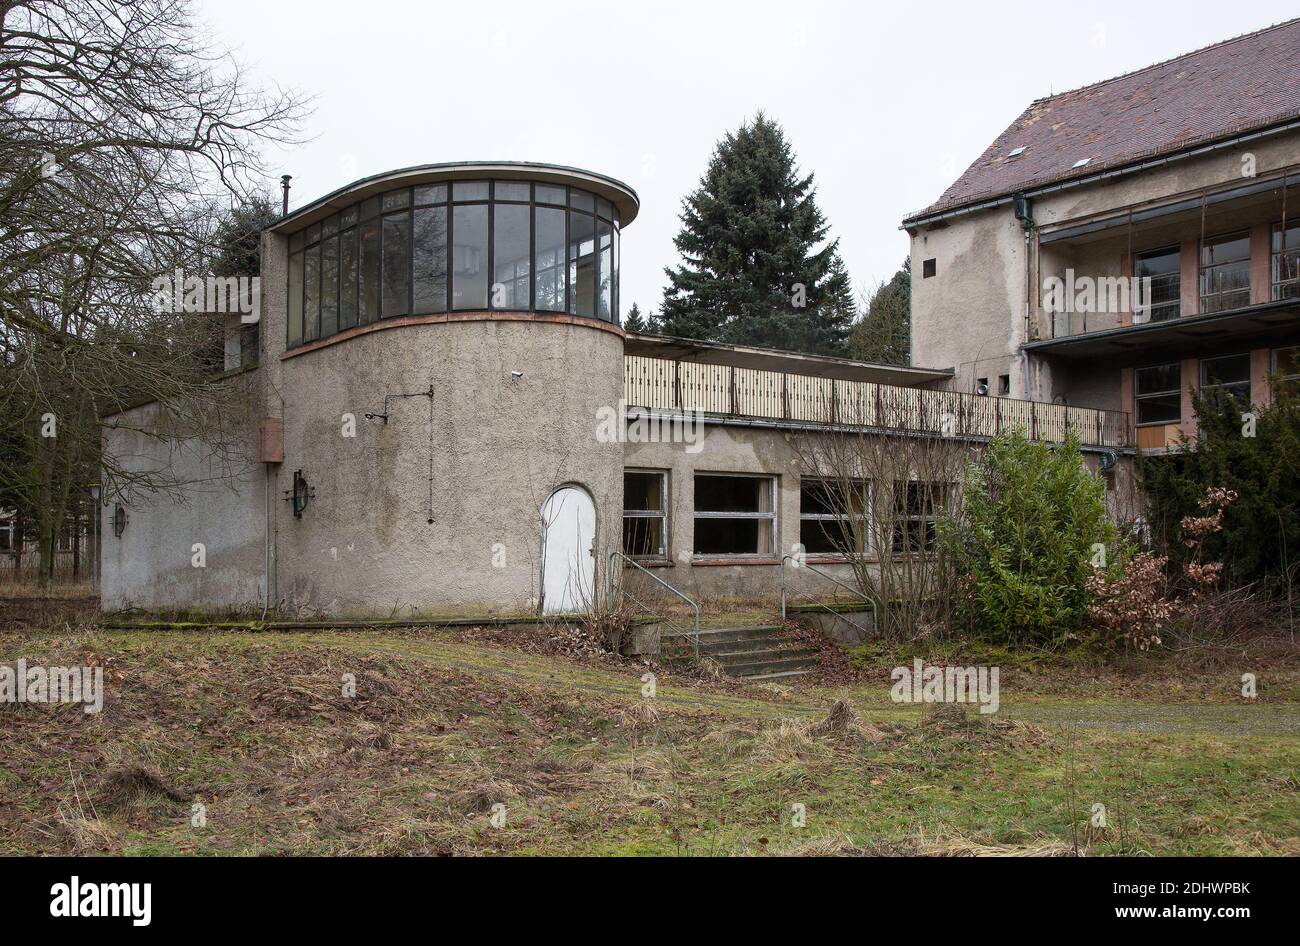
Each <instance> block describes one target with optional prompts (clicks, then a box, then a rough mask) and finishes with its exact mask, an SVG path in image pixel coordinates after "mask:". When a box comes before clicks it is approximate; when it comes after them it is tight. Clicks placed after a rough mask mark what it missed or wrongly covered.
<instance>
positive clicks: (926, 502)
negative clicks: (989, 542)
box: [791, 399, 980, 638]
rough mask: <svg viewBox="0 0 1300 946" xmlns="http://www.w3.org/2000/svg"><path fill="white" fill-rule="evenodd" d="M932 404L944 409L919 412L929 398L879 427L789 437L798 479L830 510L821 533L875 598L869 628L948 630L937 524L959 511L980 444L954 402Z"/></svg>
mask: <svg viewBox="0 0 1300 946" xmlns="http://www.w3.org/2000/svg"><path fill="white" fill-rule="evenodd" d="M931 403H933V404H934V405H936V406H935V408H934V410H938V409H939V407H942V408H943V413H942V414H940V413H935V415H934V416H933V417H931V416H925V415H926V411H927V409H929V408H928V406H927V403H926V402H923V401H920V400H919V399H918V400H912V401H910V402H909V404H908V409H907V410H906V411H903V412H898V413H897V416H892V417H889V418H887V419H888V420H889V421H890V422H889V423H887V424H884V425H881V426H876V427H866V426H862V427H840V428H836V429H832V430H829V431H827V432H824V433H821V432H818V433H802V434H799V435H798V436H796V437H794V438H792V440H791V444H792V449H793V452H794V457H795V463H796V466H797V468H798V470H799V473H800V476H801V477H806V478H809V479H811V480H813V481H814V482H815V483H816V484H817V485H816V489H817V490H818V494H819V496H818V499H819V504H820V505H821V506H822V507H824V508H826V509H828V510H829V511H830V515H831V516H832V518H829V519H827V520H826V526H825V528H826V530H827V534H828V536H829V537H830V538H831V540H832V541H833V543H834V545H835V546H836V547H837V549H838V550H839V551H840V552H842V553H844V555H845V560H846V562H847V563H848V564H849V565H850V566H851V567H852V569H853V577H854V581H855V583H856V585H857V587H858V588H859V590H860V591H861V592H862V593H863V594H864V595H866V596H867V597H868V598H870V599H871V600H872V602H873V603H874V604H875V614H876V627H877V629H878V630H879V631H880V632H881V633H882V634H884V635H887V636H890V637H896V638H897V637H914V636H916V635H918V634H921V633H926V632H933V631H936V630H938V631H941V630H942V629H943V628H944V627H946V626H947V623H948V620H949V618H950V617H951V614H952V609H953V603H954V598H953V593H954V586H955V576H954V574H953V571H952V561H951V559H950V557H949V556H948V555H947V554H946V553H945V552H944V550H943V547H942V544H941V543H940V542H939V539H938V521H939V519H940V518H942V517H943V516H946V515H959V514H960V512H959V506H960V503H961V492H960V489H959V488H958V484H959V483H960V481H961V474H962V471H963V470H964V469H965V467H966V465H967V464H968V463H969V462H970V461H971V459H972V458H973V457H974V456H975V455H976V454H977V452H978V450H979V449H980V446H979V442H978V440H977V439H975V438H972V437H971V436H970V435H969V431H970V430H971V429H972V424H973V423H974V422H975V416H974V415H973V414H972V415H971V416H960V415H961V414H962V407H961V404H962V402H961V401H960V400H958V399H953V400H951V401H944V402H939V401H934V402H931Z"/></svg>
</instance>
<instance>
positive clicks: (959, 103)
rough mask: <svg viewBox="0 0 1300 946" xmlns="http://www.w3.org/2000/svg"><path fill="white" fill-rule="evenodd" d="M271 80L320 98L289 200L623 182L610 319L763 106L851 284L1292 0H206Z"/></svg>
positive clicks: (1278, 14) (665, 251)
mask: <svg viewBox="0 0 1300 946" xmlns="http://www.w3.org/2000/svg"><path fill="white" fill-rule="evenodd" d="M198 10H199V14H200V17H201V19H202V20H203V22H204V23H206V25H207V26H208V27H209V28H210V29H211V31H212V32H213V33H214V36H215V38H216V39H217V40H219V41H220V42H222V43H225V44H227V45H229V46H230V47H231V48H232V49H233V50H234V51H235V53H236V55H237V56H238V57H239V58H240V59H241V60H242V61H243V62H244V64H245V65H246V66H247V67H248V68H249V70H250V72H251V73H252V74H253V76H255V77H256V78H257V80H258V81H260V82H263V83H272V82H278V83H280V84H282V85H288V86H293V87H296V88H298V89H300V90H302V91H304V92H307V93H310V94H312V95H314V96H315V102H314V105H315V111H314V113H313V114H312V116H311V118H310V119H309V121H308V123H307V126H306V128H305V129H304V131H305V134H306V135H307V136H309V137H310V138H311V140H310V141H309V142H308V143H307V144H305V145H304V146H302V147H300V148H298V149H296V150H294V151H292V152H290V153H286V154H283V155H277V156H275V157H274V160H273V167H274V166H275V165H282V166H278V167H274V169H275V170H276V173H277V174H278V173H281V172H287V173H291V174H293V175H294V181H293V198H292V203H293V205H295V206H296V205H298V204H300V203H304V202H306V201H309V200H312V199H315V198H317V197H320V196H322V195H324V194H326V193H328V192H329V191H331V190H333V189H335V188H337V187H339V186H342V185H343V184H346V183H348V182H350V181H353V180H355V179H357V178H360V177H365V176H367V175H370V174H376V173H379V172H382V171H386V170H392V169H395V168H400V167H407V166H410V165H414V164H426V163H433V162H440V161H456V160H522V161H542V162H550V163H556V164H568V165H573V166H576V167H580V168H586V169H588V170H592V171H596V172H599V173H602V174H607V175H609V176H611V177H615V178H618V179H620V180H622V181H624V182H626V183H628V184H630V185H631V186H632V187H633V188H634V189H635V190H636V191H637V192H638V193H639V194H640V196H641V214H640V216H639V217H638V218H637V220H636V221H635V222H634V223H633V224H632V225H631V226H630V227H628V229H627V231H626V232H625V234H624V239H623V254H622V258H623V262H622V300H623V308H624V311H626V309H627V307H628V306H629V305H630V304H631V303H632V302H638V303H640V305H641V307H642V309H644V310H649V309H657V308H658V307H659V303H660V300H661V298H662V293H663V286H664V283H665V282H666V279H665V277H664V275H663V269H664V267H665V266H668V265H672V264H675V263H676V261H677V252H676V250H675V248H674V247H673V244H672V239H673V236H674V235H675V234H676V232H677V228H678V219H677V215H678V212H679V209H680V205H681V199H682V197H683V196H684V195H685V194H686V193H688V192H689V191H690V190H692V189H693V188H694V187H695V186H696V184H697V183H698V181H699V178H700V176H701V174H702V173H703V172H704V168H705V164H706V162H707V161H708V158H709V155H710V153H711V152H712V149H713V145H714V143H715V142H716V140H717V139H718V138H719V137H720V136H721V135H722V134H723V132H724V130H726V129H730V128H734V127H736V126H737V125H739V124H740V123H741V121H742V120H743V119H744V118H745V117H746V116H749V115H752V114H753V113H754V112H755V111H756V110H758V109H763V110H764V111H766V112H767V113H768V114H769V115H771V116H772V117H774V118H776V119H777V120H778V121H780V122H781V124H782V125H783V126H784V127H785V130H786V133H787V135H788V136H789V138H790V140H791V141H792V142H793V144H794V147H795V149H796V152H797V154H798V158H799V162H800V165H801V167H802V168H803V169H804V170H805V171H813V172H815V173H816V183H817V190H818V202H819V204H820V206H821V208H822V210H823V212H824V213H825V214H826V216H827V218H828V219H829V221H830V224H831V227H832V233H833V234H834V235H836V236H838V237H839V238H840V249H841V252H842V253H843V256H844V259H845V262H846V264H847V265H848V268H849V272H850V273H851V275H852V277H853V279H854V282H855V283H856V284H858V285H859V286H862V285H864V284H869V283H874V282H875V281H877V280H880V279H884V278H888V277H889V276H890V275H891V274H892V273H893V272H894V270H895V269H896V268H897V267H898V265H899V264H900V263H901V262H902V260H903V258H904V256H906V254H907V238H906V235H905V234H904V233H902V232H901V231H900V230H899V229H898V223H899V221H900V220H901V219H902V217H903V216H904V214H905V213H907V212H909V211H913V210H919V209H921V208H922V207H924V206H926V205H927V204H929V203H930V202H932V201H933V200H934V199H935V198H937V197H938V196H939V194H940V193H941V192H942V191H943V190H944V188H945V187H946V186H947V185H948V184H949V183H951V181H952V180H953V179H955V178H956V177H957V175H958V174H959V173H960V172H961V171H962V170H964V169H965V167H966V166H967V165H968V164H969V163H970V162H971V161H973V160H974V159H975V158H976V157H978V156H979V155H980V153H981V152H982V151H983V150H984V148H985V147H987V145H988V144H989V142H991V141H992V140H993V139H994V138H995V137H996V136H997V135H998V134H999V133H1000V132H1001V131H1002V129H1003V128H1005V127H1006V126H1007V125H1008V124H1010V122H1011V121H1012V120H1013V119H1014V118H1015V117H1016V116H1017V115H1019V114H1020V112H1021V110H1022V109H1023V108H1024V107H1025V106H1026V105H1027V104H1028V103H1029V102H1030V101H1031V100H1033V99H1035V98H1038V97H1040V96H1042V95H1046V94H1048V92H1050V91H1057V92H1060V91H1064V90H1066V89H1071V88H1075V87H1077V86H1080V85H1086V84H1088V83H1090V82H1095V81H1097V80H1100V79H1104V78H1108V77H1110V76H1114V75H1117V74H1119V73H1122V72H1127V71H1130V70H1133V69H1137V68H1141V67H1142V66H1145V65H1149V64H1151V63H1153V62H1156V61H1158V60H1162V59H1167V58H1169V57H1171V56H1175V55H1178V54H1180V53H1183V52H1187V51H1190V50H1192V49H1195V48H1197V47H1200V46H1204V45H1207V44H1209V43H1213V42H1216V41H1218V40H1220V39H1225V38H1227V37H1229V36H1235V35H1238V34H1240V33H1244V32H1249V31H1251V30H1255V29H1258V28H1260V27H1263V26H1266V25H1269V24H1271V23H1276V22H1278V21H1281V20H1285V19H1287V18H1288V17H1290V16H1293V15H1295V12H1296V11H1295V8H1294V6H1293V4H1291V3H1287V2H1282V0H1251V2H1250V3H1240V4H1225V3H1223V2H1222V0H1213V2H1210V0H1180V2H1165V3H1133V2H1131V0H1126V2H1095V3H1070V4H1068V5H1066V4H1064V3H1056V2H1052V0H1040V2H1036V3H1027V2H1017V3H996V2H982V3H981V2H955V0H912V2H908V3H890V4H888V5H876V4H869V3H866V2H848V0H843V2H818V0H786V2H783V3H781V2H767V0H744V2H741V0H728V2H716V0H690V2H678V0H646V2H638V3H635V4H633V3H627V2H622V0H605V2H599V3H597V2H580V0H540V2H539V0H531V2H529V0H508V2H507V0H476V2H461V3H447V2H436V0H430V2H424V3H404V2H396V0H367V2H357V0H349V2H330V0H200V2H199V7H198Z"/></svg>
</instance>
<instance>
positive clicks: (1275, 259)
mask: <svg viewBox="0 0 1300 946" xmlns="http://www.w3.org/2000/svg"><path fill="white" fill-rule="evenodd" d="M1288 230H1297V231H1300V224H1289V225H1287V226H1283V224H1282V222H1281V221H1278V222H1277V223H1275V224H1273V226H1272V227H1271V228H1270V229H1269V244H1268V249H1269V254H1268V283H1269V290H1268V292H1269V298H1270V299H1272V300H1273V301H1274V302H1280V301H1282V300H1283V299H1300V239H1297V241H1296V243H1295V245H1294V246H1288V245H1287V239H1286V234H1287V231H1288ZM1279 236H1280V237H1281V239H1278V238H1279ZM1293 253H1294V254H1295V255H1296V257H1297V259H1296V275H1295V276H1292V277H1291V278H1290V279H1282V278H1281V274H1280V270H1281V268H1282V258H1283V257H1284V256H1290V255H1291V254H1293ZM1283 287H1294V292H1292V293H1291V294H1290V295H1287V294H1286V293H1284V292H1283V291H1282V290H1283Z"/></svg>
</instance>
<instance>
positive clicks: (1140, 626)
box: [1085, 552, 1178, 650]
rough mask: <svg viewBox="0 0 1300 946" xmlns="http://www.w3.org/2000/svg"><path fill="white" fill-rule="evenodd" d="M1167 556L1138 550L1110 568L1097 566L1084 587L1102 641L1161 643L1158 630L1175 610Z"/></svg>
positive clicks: (1138, 644)
mask: <svg viewBox="0 0 1300 946" xmlns="http://www.w3.org/2000/svg"><path fill="white" fill-rule="evenodd" d="M1168 562H1169V559H1168V558H1166V557H1165V556H1164V555H1156V554H1155V553H1154V552H1139V553H1138V554H1137V555H1134V556H1133V557H1132V558H1130V559H1128V560H1127V561H1125V562H1123V563H1122V565H1121V566H1120V567H1119V568H1117V569H1113V570H1106V569H1097V570H1096V571H1095V572H1094V573H1093V574H1091V575H1089V576H1088V580H1087V581H1086V582H1085V588H1086V589H1087V591H1088V594H1089V595H1090V596H1091V598H1092V601H1091V603H1090V604H1089V605H1088V617H1089V618H1090V619H1091V620H1092V624H1093V629H1094V632H1099V633H1095V635H1094V636H1098V637H1100V638H1101V640H1102V642H1104V643H1122V644H1123V645H1124V646H1125V647H1136V648H1137V649H1138V650H1146V649H1147V648H1149V647H1152V646H1158V645H1159V644H1160V631H1161V630H1163V629H1164V627H1165V625H1166V624H1168V623H1169V621H1170V620H1171V619H1172V618H1173V617H1174V615H1175V614H1176V613H1177V611H1178V607H1177V605H1176V604H1175V603H1174V602H1173V601H1171V600H1170V599H1169V597H1168V591H1167V582H1166V579H1165V566H1166V565H1167V564H1168Z"/></svg>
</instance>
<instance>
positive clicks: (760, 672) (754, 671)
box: [722, 657, 817, 677]
mask: <svg viewBox="0 0 1300 946" xmlns="http://www.w3.org/2000/svg"><path fill="white" fill-rule="evenodd" d="M816 663H817V658H816V657H788V658H784V659H780V660H756V661H752V662H747V663H731V664H723V666H722V669H723V670H724V671H725V672H726V673H728V674H729V675H731V676H733V677H756V676H768V675H770V674H773V673H781V672H783V671H786V670H801V669H803V668H805V667H811V666H814V665H815V664H816Z"/></svg>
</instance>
